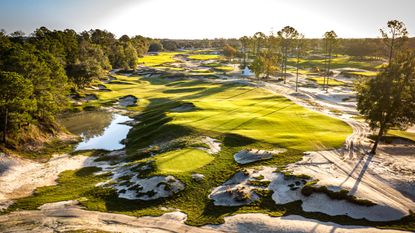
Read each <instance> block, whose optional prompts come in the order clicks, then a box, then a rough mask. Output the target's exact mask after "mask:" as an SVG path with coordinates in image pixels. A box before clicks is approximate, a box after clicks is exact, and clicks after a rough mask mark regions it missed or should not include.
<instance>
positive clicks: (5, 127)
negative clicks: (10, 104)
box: [3, 107, 9, 144]
mask: <svg viewBox="0 0 415 233" xmlns="http://www.w3.org/2000/svg"><path fill="white" fill-rule="evenodd" d="M8 117H9V109H8V108H7V107H6V109H5V114H4V127H3V142H4V144H7V124H8V122H7V121H8Z"/></svg>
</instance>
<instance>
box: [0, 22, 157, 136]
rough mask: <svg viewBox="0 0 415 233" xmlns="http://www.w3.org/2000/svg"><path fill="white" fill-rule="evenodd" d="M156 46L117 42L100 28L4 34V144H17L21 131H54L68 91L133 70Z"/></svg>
mask: <svg viewBox="0 0 415 233" xmlns="http://www.w3.org/2000/svg"><path fill="white" fill-rule="evenodd" d="M152 41H153V40H152V39H150V38H145V37H142V36H135V37H132V38H130V37H128V36H127V35H124V36H122V37H120V38H119V39H117V38H116V37H115V35H114V34H112V33H110V32H108V31H104V30H98V29H97V30H90V31H84V32H81V33H76V32H75V31H74V30H70V29H67V30H64V31H57V30H55V31H51V30H49V29H47V28H45V27H41V28H39V29H37V30H35V31H34V32H33V33H32V34H31V35H29V36H25V35H24V34H23V33H21V32H14V33H11V34H9V35H7V34H6V33H5V32H4V30H2V31H0V128H1V135H2V137H1V139H2V142H3V143H5V144H6V143H7V139H11V141H14V140H19V132H20V133H21V132H23V131H25V130H29V129H33V127H35V128H37V129H41V131H42V132H47V133H54V132H56V131H57V130H58V129H59V127H58V125H57V124H56V121H55V116H56V115H57V114H58V113H59V112H61V111H62V110H64V109H65V108H67V106H68V96H69V94H70V92H74V91H76V90H77V89H80V88H84V87H85V86H87V85H88V84H90V82H91V81H92V80H93V79H98V78H102V77H103V76H105V75H106V74H107V72H108V71H109V70H111V69H135V68H136V67H137V63H138V57H139V56H142V55H144V54H145V53H146V52H147V51H148V49H149V46H150V44H151V43H152ZM9 144H13V143H9ZM14 144H18V143H14Z"/></svg>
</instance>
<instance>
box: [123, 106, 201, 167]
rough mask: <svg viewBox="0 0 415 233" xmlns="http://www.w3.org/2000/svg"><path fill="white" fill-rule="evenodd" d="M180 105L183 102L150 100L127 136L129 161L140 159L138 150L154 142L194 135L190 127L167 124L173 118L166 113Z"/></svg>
mask: <svg viewBox="0 0 415 233" xmlns="http://www.w3.org/2000/svg"><path fill="white" fill-rule="evenodd" d="M181 105H183V102H181V101H175V100H172V99H168V98H156V99H150V104H149V105H148V106H147V107H146V109H144V111H143V112H142V113H141V114H139V115H138V116H136V117H135V119H136V120H138V121H139V122H140V123H139V124H137V125H136V126H134V127H133V128H132V129H131V130H130V132H129V133H128V135H127V143H126V151H127V154H128V155H129V156H130V158H129V159H130V160H137V159H140V155H139V154H137V150H138V149H143V148H145V147H148V146H151V145H153V144H154V143H155V142H165V141H170V140H174V139H176V138H179V137H183V136H187V135H191V134H192V133H194V130H193V129H191V128H190V127H186V126H182V125H176V124H169V123H170V122H171V121H172V120H173V118H172V117H169V116H167V115H166V112H169V111H171V109H172V108H177V107H179V106H181ZM131 156H132V157H131Z"/></svg>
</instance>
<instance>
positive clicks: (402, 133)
mask: <svg viewBox="0 0 415 233" xmlns="http://www.w3.org/2000/svg"><path fill="white" fill-rule="evenodd" d="M388 135H391V136H395V137H401V138H406V139H409V140H411V141H414V142H415V133H411V132H407V131H402V130H389V131H388Z"/></svg>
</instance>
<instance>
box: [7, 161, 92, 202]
mask: <svg viewBox="0 0 415 233" xmlns="http://www.w3.org/2000/svg"><path fill="white" fill-rule="evenodd" d="M94 159H95V158H93V157H85V156H71V155H56V156H54V157H53V158H52V159H50V160H49V161H48V162H46V163H38V162H34V161H31V160H27V159H21V158H16V157H9V156H6V155H2V156H1V157H0V168H1V169H0V170H1V172H0V210H1V209H4V208H7V207H8V206H9V205H10V204H11V203H12V202H11V200H12V199H18V198H22V197H25V196H29V195H31V194H32V192H33V190H35V189H36V188H37V187H42V186H48V185H53V184H55V180H56V179H57V178H58V175H59V173H61V172H63V171H65V170H75V169H79V168H82V167H85V166H91V164H92V163H93V160H94Z"/></svg>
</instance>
